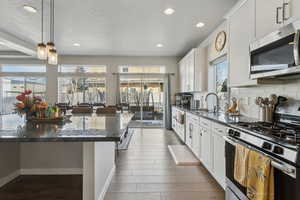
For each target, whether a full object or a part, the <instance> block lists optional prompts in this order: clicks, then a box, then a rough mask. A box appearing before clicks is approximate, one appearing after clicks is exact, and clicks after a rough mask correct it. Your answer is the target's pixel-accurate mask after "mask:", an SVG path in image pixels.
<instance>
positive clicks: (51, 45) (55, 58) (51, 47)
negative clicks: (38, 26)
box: [47, 0, 58, 65]
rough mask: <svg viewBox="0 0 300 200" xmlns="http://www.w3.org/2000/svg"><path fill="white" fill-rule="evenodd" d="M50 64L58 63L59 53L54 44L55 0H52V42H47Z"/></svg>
mask: <svg viewBox="0 0 300 200" xmlns="http://www.w3.org/2000/svg"><path fill="white" fill-rule="evenodd" d="M47 53H48V64H50V65H57V63H58V55H57V52H56V50H55V45H54V0H50V42H48V43H47Z"/></svg>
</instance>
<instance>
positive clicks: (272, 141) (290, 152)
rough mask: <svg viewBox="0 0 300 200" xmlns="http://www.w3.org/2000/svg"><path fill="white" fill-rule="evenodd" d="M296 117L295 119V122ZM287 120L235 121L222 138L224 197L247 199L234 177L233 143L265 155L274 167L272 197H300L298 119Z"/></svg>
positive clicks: (293, 198)
mask: <svg viewBox="0 0 300 200" xmlns="http://www.w3.org/2000/svg"><path fill="white" fill-rule="evenodd" d="M298 120H299V121H298ZM289 122H290V123H283V122H279V123H274V124H273V123H265V122H238V123H235V124H232V128H229V129H228V135H227V136H226V137H225V140H226V145H225V148H226V149H225V152H226V153H225V154H226V183H227V189H226V200H247V199H248V198H247V196H246V190H247V189H246V188H245V187H243V186H241V185H240V184H239V183H238V182H237V181H235V180H234V158H235V146H236V144H241V145H243V146H246V147H248V148H249V149H251V150H254V151H256V152H259V153H261V154H263V155H265V156H267V157H269V158H270V159H271V160H272V162H271V164H272V166H273V167H274V178H275V200H285V199H287V200H299V199H300V153H299V152H300V119H293V121H291V120H290V121H289Z"/></svg>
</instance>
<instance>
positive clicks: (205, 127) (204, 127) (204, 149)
mask: <svg viewBox="0 0 300 200" xmlns="http://www.w3.org/2000/svg"><path fill="white" fill-rule="evenodd" d="M203 121H204V122H203ZM200 131H201V161H202V163H203V165H204V166H205V167H206V169H208V171H210V172H212V145H211V128H210V122H207V121H206V120H204V119H203V118H200Z"/></svg>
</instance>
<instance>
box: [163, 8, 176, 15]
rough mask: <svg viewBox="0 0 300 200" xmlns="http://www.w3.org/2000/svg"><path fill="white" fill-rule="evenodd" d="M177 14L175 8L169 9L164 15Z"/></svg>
mask: <svg viewBox="0 0 300 200" xmlns="http://www.w3.org/2000/svg"><path fill="white" fill-rule="evenodd" d="M174 12H175V10H174V9H173V8H167V9H166V10H165V11H164V13H165V15H172V14H173V13H174Z"/></svg>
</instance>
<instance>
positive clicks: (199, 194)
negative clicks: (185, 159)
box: [105, 129, 225, 200]
mask: <svg viewBox="0 0 300 200" xmlns="http://www.w3.org/2000/svg"><path fill="white" fill-rule="evenodd" d="M169 144H180V141H179V139H178V138H177V137H176V136H175V134H174V133H173V132H172V131H165V130H163V129H136V131H135V134H134V136H133V138H132V141H131V144H130V146H129V149H128V150H127V151H122V152H120V153H119V157H118V161H117V169H116V174H115V176H114V178H113V180H112V183H111V185H110V187H109V191H108V193H107V194H106V197H105V200H224V199H225V197H224V191H223V189H222V188H221V187H220V186H219V185H218V184H217V182H216V181H215V180H214V179H213V178H212V177H211V176H210V175H209V173H208V172H207V171H206V169H205V168H204V167H202V166H176V165H175V163H174V161H173V160H172V157H171V154H170V153H169V151H168V147H167V145H169Z"/></svg>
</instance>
